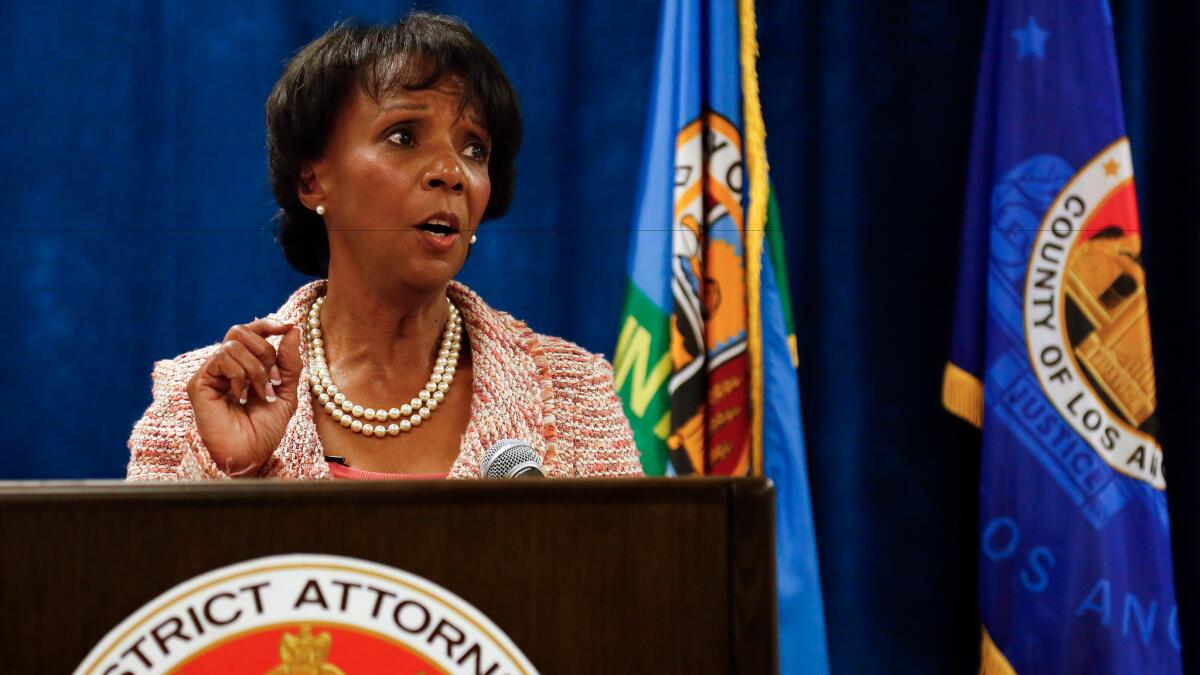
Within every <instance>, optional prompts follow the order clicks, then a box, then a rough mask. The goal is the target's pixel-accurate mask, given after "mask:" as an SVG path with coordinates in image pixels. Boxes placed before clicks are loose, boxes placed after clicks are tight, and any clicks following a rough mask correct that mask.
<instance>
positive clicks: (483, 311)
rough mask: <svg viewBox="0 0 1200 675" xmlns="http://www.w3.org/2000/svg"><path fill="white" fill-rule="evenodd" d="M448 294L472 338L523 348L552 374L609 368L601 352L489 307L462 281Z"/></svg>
mask: <svg viewBox="0 0 1200 675" xmlns="http://www.w3.org/2000/svg"><path fill="white" fill-rule="evenodd" d="M450 295H451V299H452V300H454V302H455V304H456V305H457V306H458V307H459V309H460V310H462V311H463V315H464V317H465V319H466V320H467V321H468V323H469V325H471V326H472V327H473V328H474V329H475V330H474V331H472V332H473V333H474V334H475V336H476V338H477V339H482V341H484V342H485V343H486V346H487V347H488V348H492V349H511V350H514V351H518V352H525V353H527V354H529V355H530V356H532V357H533V360H534V361H535V362H538V363H539V365H541V366H542V367H545V368H548V369H549V371H550V372H549V373H548V374H549V375H551V376H552V377H571V376H580V375H585V374H591V373H594V372H596V371H597V370H598V369H599V370H604V369H606V368H607V369H608V370H609V371H611V366H609V365H608V361H607V360H605V358H604V356H603V355H602V354H594V353H592V352H589V351H588V350H586V349H584V348H583V347H581V346H579V345H577V344H575V343H574V342H571V341H570V340H566V339H564V338H560V337H556V336H553V335H546V334H543V333H537V332H535V331H534V330H533V329H531V328H530V327H529V325H528V324H527V323H525V322H524V321H522V320H521V319H518V318H516V317H514V316H513V315H512V314H509V313H508V312H504V311H501V310H497V309H494V308H492V307H491V306H490V305H488V304H487V303H486V302H484V300H483V299H482V298H480V297H479V295H477V294H476V293H474V292H473V291H471V290H470V289H468V288H467V287H466V286H464V285H462V284H459V283H457V282H456V283H453V284H451V287H450ZM481 333H482V334H481Z"/></svg>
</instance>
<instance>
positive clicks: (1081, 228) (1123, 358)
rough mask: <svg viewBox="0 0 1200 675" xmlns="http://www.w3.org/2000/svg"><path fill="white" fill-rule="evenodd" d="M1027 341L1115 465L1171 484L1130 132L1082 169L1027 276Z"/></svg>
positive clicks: (1047, 384)
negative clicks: (1162, 441) (1162, 440)
mask: <svg viewBox="0 0 1200 675" xmlns="http://www.w3.org/2000/svg"><path fill="white" fill-rule="evenodd" d="M1024 323H1025V340H1026V346H1027V348H1028V350H1029V360H1030V363H1031V364H1032V366H1033V369H1034V371H1035V372H1036V373H1037V377H1038V381H1039V383H1040V384H1041V387H1042V390H1043V391H1044V392H1045V394H1046V397H1047V398H1048V399H1049V400H1050V402H1051V403H1052V404H1053V405H1054V407H1055V408H1056V409H1057V411H1058V413H1059V414H1060V415H1061V416H1062V418H1063V419H1064V420H1066V421H1067V422H1068V423H1069V424H1070V425H1071V426H1072V427H1073V428H1074V429H1075V431H1076V432H1078V433H1079V435H1080V436H1081V437H1082V438H1083V439H1084V440H1085V441H1086V442H1087V443H1088V445H1089V446H1090V447H1091V448H1092V449H1093V450H1094V451H1095V452H1096V454H1097V455H1099V456H1100V457H1101V458H1102V459H1103V460H1104V461H1105V462H1106V463H1107V464H1108V465H1109V466H1111V467H1112V468H1114V469H1116V470H1117V471H1119V472H1121V473H1123V474H1125V475H1127V476H1130V477H1132V478H1136V479H1137V480H1140V481H1143V482H1145V483H1147V484H1149V485H1151V486H1153V487H1154V488H1157V489H1160V490H1161V489H1164V488H1165V487H1166V476H1165V472H1164V467H1163V453H1162V448H1161V446H1160V445H1159V444H1158V441H1157V440H1156V439H1155V431H1156V426H1157V418H1156V416H1155V407H1156V397H1155V383H1154V360H1153V356H1152V353H1151V348H1150V319H1149V312H1148V310H1147V298H1146V286H1145V273H1144V271H1143V269H1142V265H1141V233H1140V230H1139V225H1138V215H1137V200H1136V196H1135V192H1134V182H1133V158H1132V155H1131V153H1130V149H1129V140H1128V139H1127V138H1121V139H1120V140H1118V141H1117V142H1115V143H1113V144H1112V145H1110V146H1109V147H1107V148H1105V149H1104V150H1103V151H1102V152H1100V153H1099V154H1097V155H1096V156H1095V157H1093V158H1092V160H1091V161H1089V162H1088V163H1087V164H1086V165H1085V166H1084V167H1083V168H1081V169H1080V170H1079V171H1077V172H1076V173H1075V175H1074V176H1073V177H1072V178H1071V180H1070V181H1068V182H1067V184H1066V186H1065V187H1064V188H1063V189H1062V190H1061V191H1060V192H1059V193H1058V196H1057V197H1056V198H1055V200H1054V202H1053V203H1052V204H1051V206H1050V208H1049V209H1048V210H1047V211H1046V214H1045V216H1044V217H1043V218H1042V221H1041V224H1040V226H1039V228H1038V232H1037V238H1036V240H1035V241H1034V244H1033V248H1032V249H1031V251H1030V257H1029V263H1028V266H1027V271H1026V275H1025V300H1024Z"/></svg>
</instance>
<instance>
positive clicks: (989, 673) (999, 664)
mask: <svg viewBox="0 0 1200 675" xmlns="http://www.w3.org/2000/svg"><path fill="white" fill-rule="evenodd" d="M979 675H1017V671H1015V670H1013V667H1012V664H1010V663H1009V662H1008V659H1007V658H1005V656H1004V652H1002V651H1000V648H999V647H997V646H996V643H995V642H992V636H991V635H988V632H987V628H984V629H983V643H982V644H981V645H980V647H979Z"/></svg>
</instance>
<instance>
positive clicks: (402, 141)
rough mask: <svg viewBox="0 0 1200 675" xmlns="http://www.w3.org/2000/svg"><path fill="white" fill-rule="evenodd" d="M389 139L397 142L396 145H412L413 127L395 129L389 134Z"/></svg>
mask: <svg viewBox="0 0 1200 675" xmlns="http://www.w3.org/2000/svg"><path fill="white" fill-rule="evenodd" d="M388 140H389V141H391V142H392V143H395V144H396V145H412V144H413V133H412V130H411V129H400V130H398V131H394V132H392V135H391V136H388Z"/></svg>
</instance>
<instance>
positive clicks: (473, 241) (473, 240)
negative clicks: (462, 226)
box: [471, 235, 479, 244]
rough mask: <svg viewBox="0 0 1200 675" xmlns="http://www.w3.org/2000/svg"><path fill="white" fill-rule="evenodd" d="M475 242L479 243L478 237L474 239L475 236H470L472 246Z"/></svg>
mask: <svg viewBox="0 0 1200 675" xmlns="http://www.w3.org/2000/svg"><path fill="white" fill-rule="evenodd" d="M477 241H479V237H476V236H475V235H471V243H472V244H474V243H475V242H477Z"/></svg>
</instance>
